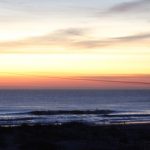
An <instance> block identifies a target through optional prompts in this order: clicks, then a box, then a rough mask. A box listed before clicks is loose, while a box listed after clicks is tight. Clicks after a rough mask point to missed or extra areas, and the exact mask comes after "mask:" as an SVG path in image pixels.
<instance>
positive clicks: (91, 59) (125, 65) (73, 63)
mask: <svg viewBox="0 0 150 150" xmlns="http://www.w3.org/2000/svg"><path fill="white" fill-rule="evenodd" d="M149 66H150V60H149V56H145V55H137V56H131V55H121V54H115V55H113V54H112V55H111V54H101V55H97V54H0V68H1V69H0V76H6V75H15V74H16V75H17V73H23V75H30V74H31V75H32V74H36V75H49V76H79V75H86V76H87V75H90V76H91V75H112V74H118V75H119V74H150V69H149Z"/></svg>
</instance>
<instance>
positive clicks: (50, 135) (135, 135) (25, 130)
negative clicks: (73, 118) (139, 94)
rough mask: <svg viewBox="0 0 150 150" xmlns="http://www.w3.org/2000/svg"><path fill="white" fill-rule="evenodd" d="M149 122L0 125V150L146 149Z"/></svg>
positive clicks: (149, 146)
mask: <svg viewBox="0 0 150 150" xmlns="http://www.w3.org/2000/svg"><path fill="white" fill-rule="evenodd" d="M149 133H150V123H144V124H139V123H136V124H120V125H119V124H117V125H88V124H85V123H79V122H71V123H65V124H63V125H35V126H28V125H25V124H24V125H22V126H19V127H7V128H6V127H0V150H1V149H2V150H9V149H10V150H20V149H21V150H101V149H102V150H105V149H106V150H126V149H128V150H134V149H135V150H143V149H144V150H149V149H150V134H149Z"/></svg>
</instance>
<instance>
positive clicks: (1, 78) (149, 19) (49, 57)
mask: <svg viewBox="0 0 150 150" xmlns="http://www.w3.org/2000/svg"><path fill="white" fill-rule="evenodd" d="M5 88H50V89H51V88H54V89H55V88H56V89H64V88H71V89H72V88H79V89H80V88H81V89H84V88H102V89H103V88H104V89H105V88H113V89H115V88H150V0H0V89H5Z"/></svg>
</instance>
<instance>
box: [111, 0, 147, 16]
mask: <svg viewBox="0 0 150 150" xmlns="http://www.w3.org/2000/svg"><path fill="white" fill-rule="evenodd" d="M148 7H150V1H149V0H136V1H131V2H124V3H121V4H118V5H116V6H113V7H111V8H110V9H109V12H114V13H115V12H116V13H117V12H129V11H133V10H139V9H142V10H144V8H148Z"/></svg>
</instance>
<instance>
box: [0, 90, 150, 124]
mask: <svg viewBox="0 0 150 150" xmlns="http://www.w3.org/2000/svg"><path fill="white" fill-rule="evenodd" d="M66 122H84V123H89V124H118V123H137V122H138V123H144V122H150V90H0V125H1V126H19V125H22V124H28V125H35V124H43V125H45V124H57V125H59V124H63V123H66Z"/></svg>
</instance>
